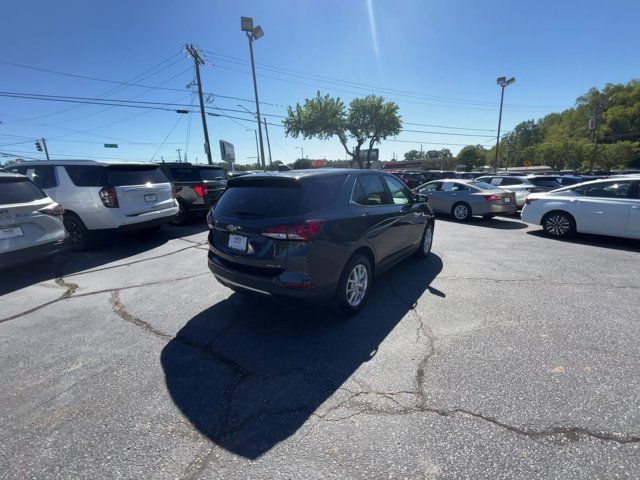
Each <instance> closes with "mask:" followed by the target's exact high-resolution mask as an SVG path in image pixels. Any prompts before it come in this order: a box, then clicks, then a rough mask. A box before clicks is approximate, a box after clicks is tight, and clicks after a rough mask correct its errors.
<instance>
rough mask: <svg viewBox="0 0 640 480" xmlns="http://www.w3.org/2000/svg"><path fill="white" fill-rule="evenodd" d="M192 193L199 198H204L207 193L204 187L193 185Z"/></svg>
mask: <svg viewBox="0 0 640 480" xmlns="http://www.w3.org/2000/svg"><path fill="white" fill-rule="evenodd" d="M193 191H194V192H196V195H198V196H199V197H206V196H207V193H208V189H207V186H206V185H194V187H193Z"/></svg>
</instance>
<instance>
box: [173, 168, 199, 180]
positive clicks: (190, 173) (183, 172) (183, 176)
mask: <svg viewBox="0 0 640 480" xmlns="http://www.w3.org/2000/svg"><path fill="white" fill-rule="evenodd" d="M169 172H170V173H171V176H172V177H173V180H174V181H176V182H199V181H200V176H199V175H198V171H197V170H196V169H195V168H192V167H171V168H170V169H169Z"/></svg>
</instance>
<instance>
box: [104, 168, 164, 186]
mask: <svg viewBox="0 0 640 480" xmlns="http://www.w3.org/2000/svg"><path fill="white" fill-rule="evenodd" d="M107 178H108V180H109V185H111V186H114V187H120V186H126V185H144V184H145V183H168V182H169V180H167V177H166V176H165V174H164V173H162V172H161V171H160V169H159V168H158V167H155V166H146V165H111V166H109V167H107Z"/></svg>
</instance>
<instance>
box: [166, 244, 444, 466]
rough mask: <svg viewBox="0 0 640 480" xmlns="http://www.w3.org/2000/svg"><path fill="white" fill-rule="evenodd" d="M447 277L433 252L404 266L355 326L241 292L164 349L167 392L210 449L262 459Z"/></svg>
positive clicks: (378, 287)
mask: <svg viewBox="0 0 640 480" xmlns="http://www.w3.org/2000/svg"><path fill="white" fill-rule="evenodd" d="M441 270H442V261H441V259H440V257H438V256H437V255H434V254H431V255H430V256H429V258H428V259H427V260H424V261H415V260H407V261H405V262H403V263H401V264H399V265H398V266H396V267H395V268H394V269H392V270H390V271H389V272H387V273H386V274H385V275H383V276H381V277H380V278H379V279H378V281H377V282H376V284H375V285H374V287H373V290H372V291H371V297H370V298H369V302H368V304H367V305H366V306H365V308H364V309H363V311H362V312H360V314H358V315H357V316H355V317H353V318H350V319H342V318H340V317H338V316H336V315H335V314H334V313H332V312H330V311H329V310H327V309H314V308H311V307H308V306H304V305H287V304H281V303H275V302H272V301H270V300H267V299H259V298H255V297H249V296H245V295H242V294H238V293H234V294H233V295H231V296H230V297H229V298H228V299H225V300H223V301H221V302H219V303H217V304H215V305H213V306H212V307H210V308H208V309H207V310H205V311H203V312H201V313H199V314H198V315H196V316H195V317H193V318H192V319H191V320H189V321H188V322H187V324H186V325H185V326H184V327H183V328H182V329H181V330H180V331H179V332H178V334H177V335H176V336H175V338H173V339H172V340H171V341H170V342H169V343H168V344H167V345H166V346H165V348H164V349H163V351H162V354H161V363H162V368H163V369H164V374H165V380H166V385H167V388H168V391H169V393H170V395H171V397H172V399H173V401H174V402H175V404H176V405H177V406H178V408H179V409H180V411H181V412H182V413H183V414H184V416H185V417H186V418H187V419H188V420H189V421H190V422H191V423H192V424H193V425H194V426H195V428H197V429H198V430H199V431H200V432H201V433H202V434H204V435H206V436H207V437H208V438H209V439H210V440H211V441H213V442H215V443H216V444H217V445H219V446H221V447H223V448H225V449H226V450H228V451H230V452H233V453H234V454H237V455H241V456H243V457H246V458H257V457H259V456H261V455H262V454H264V453H265V452H267V451H269V450H270V449H271V448H272V447H273V446H275V445H276V444H278V443H279V442H281V441H283V440H285V439H286V438H288V437H289V436H291V435H293V434H294V433H295V432H296V431H297V430H298V429H299V428H300V427H301V426H302V425H303V424H304V423H305V422H306V421H307V420H308V419H309V418H310V416H311V415H312V414H313V413H314V412H315V411H316V409H317V408H318V407H319V406H320V405H321V404H322V403H323V402H325V401H326V400H327V399H328V398H329V397H330V396H331V395H333V394H334V393H335V392H336V391H337V390H338V389H339V388H340V387H341V386H342V385H343V384H344V383H345V381H347V379H349V377H351V376H352V375H353V374H354V373H355V372H356V371H357V370H358V368H360V366H361V365H363V364H364V363H365V362H368V361H369V360H371V359H372V358H373V357H374V356H375V355H376V353H377V351H378V348H379V346H380V344H381V343H382V342H383V341H384V340H385V338H386V337H387V335H389V333H390V332H391V331H392V330H393V329H394V328H395V327H396V325H397V324H398V323H399V322H400V321H401V320H402V319H403V318H404V317H405V315H406V314H407V312H408V311H409V310H410V309H412V308H413V307H414V306H415V304H416V302H417V301H418V299H419V298H420V297H421V296H422V295H423V293H424V292H425V291H427V290H429V286H430V283H431V282H432V281H433V279H434V278H436V276H437V275H438V274H439V273H440V271H441ZM434 292H435V293H434V294H435V295H438V296H444V293H443V292H440V291H438V290H435V289H434Z"/></svg>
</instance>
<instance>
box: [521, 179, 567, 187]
mask: <svg viewBox="0 0 640 480" xmlns="http://www.w3.org/2000/svg"><path fill="white" fill-rule="evenodd" d="M529 181H530V182H531V183H533V184H534V185H535V186H536V187H541V188H560V187H562V185H560V182H558V180H556V179H555V178H530V179H529Z"/></svg>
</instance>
